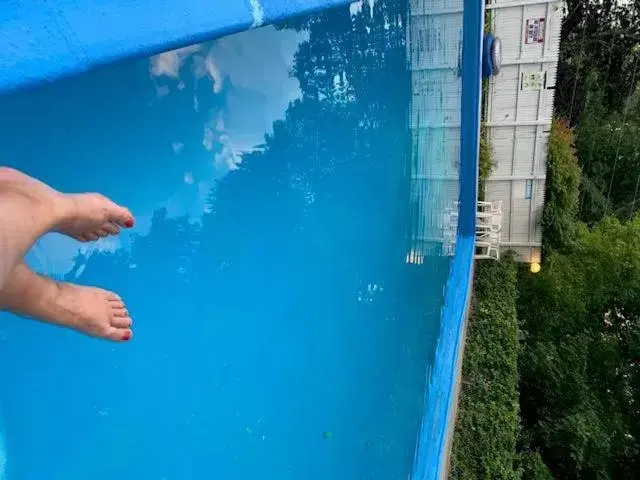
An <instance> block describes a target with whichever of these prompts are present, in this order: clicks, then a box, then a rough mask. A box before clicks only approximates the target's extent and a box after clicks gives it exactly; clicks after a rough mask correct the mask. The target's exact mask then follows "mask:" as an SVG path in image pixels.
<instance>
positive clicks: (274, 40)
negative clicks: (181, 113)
mask: <svg viewBox="0 0 640 480" xmlns="http://www.w3.org/2000/svg"><path fill="white" fill-rule="evenodd" d="M257 5H258V6H259V3H257ZM307 38H308V34H307V33H305V32H303V33H298V32H295V31H292V30H285V31H277V30H276V29H275V28H274V27H272V26H268V27H263V28H259V29H256V30H251V31H247V32H243V33H241V34H237V35H231V36H228V37H224V38H221V39H219V40H216V41H213V42H208V43H203V44H200V45H194V46H192V47H185V48H181V49H178V50H173V51H170V52H165V53H162V54H160V55H156V56H155V57H152V58H151V60H150V72H151V75H152V76H154V77H159V76H164V77H170V78H174V79H175V80H176V81H177V82H183V81H184V80H183V78H184V77H185V76H186V75H191V76H192V77H193V79H194V80H195V81H196V82H199V81H205V80H208V81H209V82H211V91H212V92H213V93H214V94H221V95H224V96H225V105H226V106H225V107H224V108H223V109H222V110H221V111H220V110H218V109H216V110H214V111H212V112H209V113H210V115H211V120H210V121H209V122H208V123H207V124H206V125H204V134H203V141H202V144H203V147H204V148H205V149H206V150H208V151H215V148H214V140H216V139H215V138H214V137H215V135H214V132H220V133H222V132H224V133H225V134H226V135H227V138H228V145H227V144H225V145H224V150H225V152H226V153H215V154H214V155H215V156H216V158H214V162H215V164H216V165H223V166H229V165H231V159H232V157H231V155H229V152H232V153H234V157H236V158H237V157H238V155H237V153H238V152H241V151H251V150H252V149H253V147H254V146H255V145H259V144H261V143H263V141H264V135H265V134H266V133H271V131H272V124H273V122H274V121H275V120H278V119H281V118H283V117H284V113H285V111H286V109H287V106H288V105H289V102H290V101H292V100H295V99H296V98H300V96H301V92H300V87H299V85H298V81H297V79H295V78H292V77H291V76H290V75H289V72H290V70H291V67H292V66H293V57H294V54H295V52H296V50H297V48H298V45H299V44H300V42H302V41H304V40H306V39H307ZM257 46H259V48H256V47H257ZM182 67H184V68H182ZM200 104H201V101H200V99H199V98H198V97H196V96H194V97H193V108H194V110H195V111H199V110H200ZM222 159H224V161H221V160H222ZM231 169H233V168H231ZM227 171H228V170H225V171H224V172H222V173H223V174H226V173H227Z"/></svg>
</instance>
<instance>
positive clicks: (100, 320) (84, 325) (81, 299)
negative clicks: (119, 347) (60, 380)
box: [51, 283, 132, 342]
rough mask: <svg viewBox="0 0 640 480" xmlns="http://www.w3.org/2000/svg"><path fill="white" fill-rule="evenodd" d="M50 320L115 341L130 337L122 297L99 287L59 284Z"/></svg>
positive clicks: (129, 328) (127, 315)
mask: <svg viewBox="0 0 640 480" xmlns="http://www.w3.org/2000/svg"><path fill="white" fill-rule="evenodd" d="M57 286H58V290H59V291H58V296H57V298H56V300H55V306H56V307H55V308H53V309H52V314H53V315H52V318H51V321H53V322H55V323H57V324H59V325H63V326H65V327H69V328H73V329H75V330H78V331H79V332H81V333H84V334H86V335H90V336H92V337H98V338H105V339H108V340H113V341H115V342H120V341H127V340H130V339H131V337H132V332H131V318H130V317H129V312H127V309H126V307H125V305H124V302H123V301H122V299H121V298H120V297H119V296H118V295H116V294H115V293H112V292H109V291H107V290H102V289H101V288H94V287H81V286H78V285H73V284H71V283H62V284H58V285H57Z"/></svg>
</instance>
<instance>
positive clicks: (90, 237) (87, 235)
mask: <svg viewBox="0 0 640 480" xmlns="http://www.w3.org/2000/svg"><path fill="white" fill-rule="evenodd" d="M83 237H85V238H86V239H87V240H88V241H90V242H95V241H96V240H98V239H99V238H100V237H99V236H98V235H96V234H95V233H93V232H89V233H85V234H84V235H83Z"/></svg>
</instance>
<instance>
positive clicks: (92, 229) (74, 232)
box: [0, 167, 133, 289]
mask: <svg viewBox="0 0 640 480" xmlns="http://www.w3.org/2000/svg"><path fill="white" fill-rule="evenodd" d="M120 226H122V227H131V226H133V216H132V215H131V213H130V212H129V211H128V210H127V209H126V208H123V207H120V206H119V205H116V204H115V203H113V202H112V201H110V200H109V199H107V198H105V197H104V196H102V195H99V194H96V193H86V194H81V195H63V194H61V193H60V192H57V191H56V190H54V189H52V188H50V187H48V186H47V185H45V184H43V183H41V182H39V181H38V180H35V179H33V178H31V177H29V176H27V175H25V174H23V173H21V172H19V171H17V170H14V169H11V168H5V167H0V289H2V288H3V286H4V285H5V283H6V282H7V279H8V277H9V275H10V273H11V272H12V271H13V269H14V268H15V267H16V265H17V264H18V263H20V262H21V261H22V258H23V257H24V255H25V254H26V252H27V250H28V249H29V248H31V246H32V245H33V244H34V243H35V241H36V240H37V239H38V238H40V237H41V236H42V235H44V234H45V233H47V232H49V231H58V232H60V233H64V234H66V235H69V236H71V237H73V238H75V239H77V240H80V241H91V240H97V239H98V238H100V237H104V236H107V235H111V234H117V233H118V232H119V227H120Z"/></svg>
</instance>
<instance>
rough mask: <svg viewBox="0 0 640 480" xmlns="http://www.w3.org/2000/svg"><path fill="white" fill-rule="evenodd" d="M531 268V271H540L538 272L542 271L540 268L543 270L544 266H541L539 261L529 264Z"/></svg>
mask: <svg viewBox="0 0 640 480" xmlns="http://www.w3.org/2000/svg"><path fill="white" fill-rule="evenodd" d="M529 269H530V270H531V273H538V272H540V270H542V267H541V266H540V264H539V263H538V262H533V263H532V264H531V265H530V266H529Z"/></svg>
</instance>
